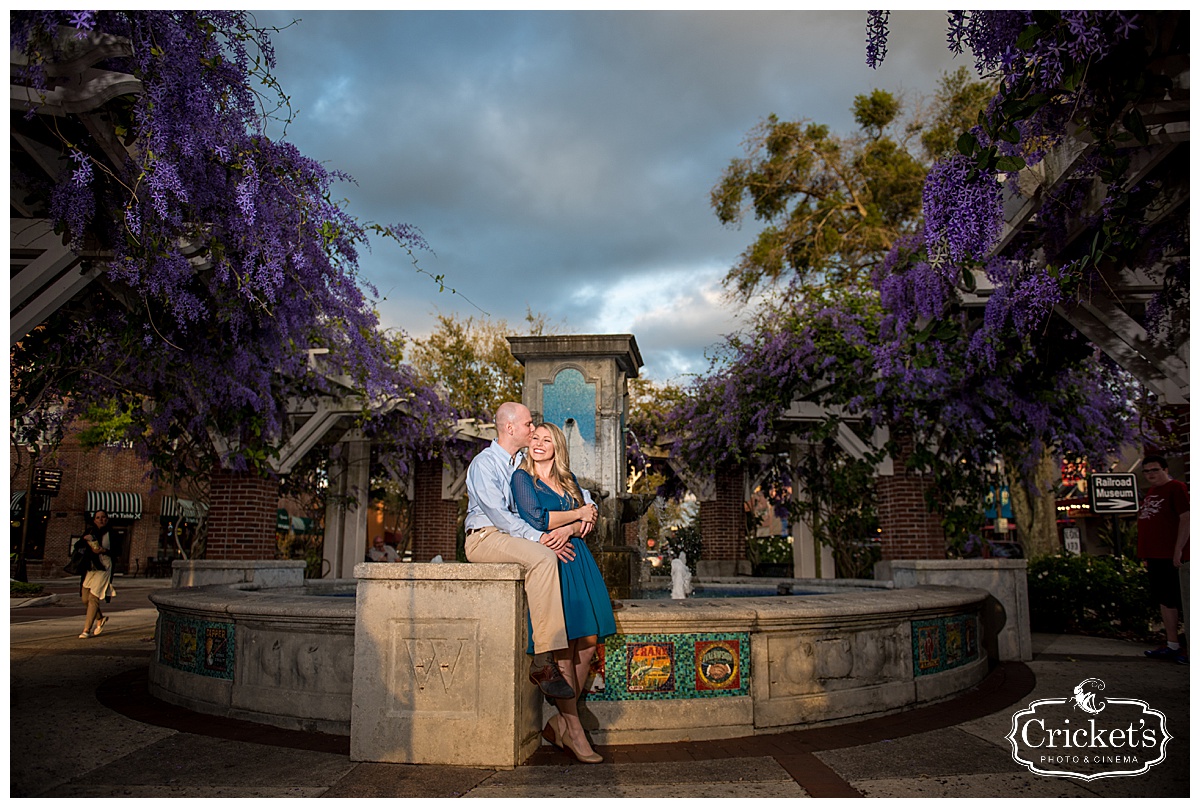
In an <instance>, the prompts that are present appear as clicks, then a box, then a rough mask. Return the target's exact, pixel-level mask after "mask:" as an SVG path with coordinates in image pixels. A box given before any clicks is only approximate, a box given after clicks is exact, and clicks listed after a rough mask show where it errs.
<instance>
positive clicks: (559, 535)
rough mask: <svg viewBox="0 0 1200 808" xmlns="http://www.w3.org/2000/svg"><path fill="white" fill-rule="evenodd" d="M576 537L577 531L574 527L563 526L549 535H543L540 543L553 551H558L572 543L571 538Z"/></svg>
mask: <svg viewBox="0 0 1200 808" xmlns="http://www.w3.org/2000/svg"><path fill="white" fill-rule="evenodd" d="M573 535H575V529H574V527H573V526H572V525H563V526H562V527H556V528H554V530H551V531H550V532H548V533H543V534H542V537H541V539H539V540H538V541H540V542H541V543H542V544H544V545H546V546H547V547H549V548H550V549H551V550H554V551H557V550H558V548H560V547H562V546H563V545H569V544H570V543H571V537H572V536H573Z"/></svg>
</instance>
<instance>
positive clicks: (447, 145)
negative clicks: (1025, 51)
mask: <svg viewBox="0 0 1200 808" xmlns="http://www.w3.org/2000/svg"><path fill="white" fill-rule="evenodd" d="M255 16H256V19H257V20H258V21H259V22H260V23H262V24H266V25H277V26H279V27H281V28H282V27H283V26H285V25H287V24H288V23H290V22H292V21H293V20H297V22H296V23H295V24H294V25H290V26H289V27H287V28H286V30H283V31H280V32H279V33H277V34H275V35H274V36H273V41H274V44H275V48H276V53H277V57H278V68H277V74H278V77H279V79H280V82H281V84H282V85H283V89H284V91H285V92H286V93H287V94H288V95H289V96H291V100H292V106H293V108H294V109H295V110H296V111H297V112H298V118H297V119H296V120H295V121H294V122H293V123H292V124H291V125H290V127H289V129H288V132H287V138H288V139H289V140H291V141H293V142H294V143H295V144H296V145H297V146H298V147H299V148H300V149H301V151H303V152H304V153H305V154H307V155H309V156H310V157H313V158H315V159H318V160H320V161H322V162H324V163H326V164H327V165H329V166H330V167H331V168H336V169H339V170H342V171H345V172H347V173H348V174H350V175H351V176H353V177H354V179H355V180H356V184H354V185H349V184H342V185H339V186H338V188H337V192H338V194H339V195H342V196H345V197H346V198H347V199H348V200H349V210H350V211H351V213H353V214H354V215H355V216H357V217H358V218H360V219H361V220H365V221H372V222H380V223H389V224H390V223H397V222H405V223H409V224H412V225H415V226H417V227H418V228H420V230H421V231H422V233H423V234H424V236H425V238H426V239H427V241H428V242H429V245H430V248H431V250H432V252H422V253H420V254H419V256H418V258H419V262H420V266H421V267H422V268H423V269H425V270H426V271H428V272H429V273H432V274H434V275H443V276H445V283H446V285H447V287H452V288H454V289H457V290H458V292H460V293H461V294H459V295H453V294H451V293H450V291H449V290H448V289H447V290H446V291H443V292H439V291H438V286H437V284H436V283H434V282H433V281H432V280H430V279H429V278H427V277H425V276H422V275H419V274H417V273H415V272H414V270H413V268H412V266H411V264H410V262H409V259H408V257H407V256H406V255H404V253H403V252H402V251H401V250H399V249H398V248H397V247H395V246H394V245H393V244H391V243H389V242H384V241H380V240H375V241H374V243H373V249H372V252H371V253H369V254H366V255H364V256H363V258H362V261H361V268H362V271H363V274H364V276H365V277H366V278H367V279H369V280H370V281H371V282H372V283H374V285H375V286H376V287H377V288H378V291H379V294H380V296H381V298H382V300H380V302H379V304H378V306H379V310H380V314H381V317H382V320H383V324H384V325H385V326H387V327H398V328H402V329H404V330H405V331H407V332H408V333H409V334H411V335H414V336H423V335H425V334H428V333H429V331H430V330H431V329H432V327H433V325H434V322H435V319H434V318H435V317H436V315H437V314H438V313H446V314H451V313H457V314H459V315H461V316H463V317H466V316H475V317H484V316H489V317H493V318H503V319H505V320H507V321H508V323H509V324H510V325H513V326H514V328H519V327H520V326H522V325H523V320H524V317H525V313H526V310H527V309H532V310H533V311H534V312H540V313H543V314H545V315H546V316H547V317H548V319H549V320H550V322H551V323H553V324H554V326H555V328H556V329H557V330H558V331H560V332H564V333H579V334H584V333H632V334H634V335H635V336H636V337H637V342H638V346H639V348H640V349H641V353H642V356H643V358H644V360H645V367H644V368H643V369H642V375H643V376H644V377H648V378H651V379H655V380H657V381H667V380H676V381H685V380H686V374H688V373H699V372H703V371H704V370H705V368H706V367H707V361H706V360H705V349H706V348H708V347H710V346H712V345H714V344H716V343H718V342H719V341H720V339H721V335H723V334H726V333H729V332H731V331H734V330H736V329H737V328H738V327H739V321H738V313H739V312H738V309H737V307H736V306H734V305H733V304H732V303H730V302H727V301H726V300H725V298H724V296H723V290H722V287H721V284H720V281H721V278H722V277H723V275H724V274H725V272H726V271H727V269H728V268H729V267H730V266H731V265H732V264H733V263H734V262H735V260H736V259H737V256H738V255H739V253H740V252H741V251H742V249H743V248H745V247H746V246H747V245H748V244H749V243H750V242H751V241H752V240H753V239H754V236H755V233H756V232H757V225H756V223H754V222H753V221H750V222H747V223H746V224H745V225H744V226H743V228H742V229H741V230H736V229H729V228H726V227H723V226H722V225H721V224H720V223H719V222H718V221H717V219H716V217H715V216H714V215H713V213H712V210H711V208H710V207H709V192H710V190H711V189H712V187H713V185H714V184H715V183H716V181H717V179H718V178H719V177H720V174H721V171H722V170H723V169H724V167H725V166H726V165H727V164H728V162H729V160H730V159H732V158H734V157H737V156H740V155H741V154H742V151H741V144H742V142H743V140H744V138H745V136H746V133H747V132H748V131H749V130H750V129H752V128H753V127H754V126H755V124H757V123H758V122H759V121H760V120H761V119H762V118H764V117H766V116H767V115H769V114H771V113H774V114H776V115H778V116H779V117H781V118H783V119H793V120H799V119H811V120H814V121H817V122H821V123H827V124H829V125H831V126H832V127H833V129H834V131H837V132H842V133H847V134H849V133H851V132H852V131H853V129H854V123H853V118H852V116H851V113H850V105H851V103H852V99H853V97H854V96H855V95H856V94H859V93H864V92H869V91H870V90H871V89H872V88H875V87H880V88H883V89H887V90H890V91H892V92H894V93H898V94H901V95H902V96H903V97H904V98H905V99H907V100H910V101H916V100H917V99H918V98H920V97H921V96H922V95H926V96H927V95H929V94H931V93H932V92H933V91H934V89H935V88H936V85H937V81H938V79H939V77H940V76H941V74H942V73H943V72H945V71H948V70H953V69H955V68H956V67H957V66H959V65H966V66H968V67H970V66H971V60H970V58H969V56H965V55H964V56H958V57H955V56H954V55H953V54H951V53H950V52H949V51H948V50H947V48H946V45H945V36H946V26H945V20H946V17H945V12H916V11H899V12H893V13H892V25H891V31H892V34H891V38H890V41H889V53H888V56H887V59H886V61H885V62H884V64H883V66H882V67H881V68H880V69H879V70H877V71H873V70H871V69H870V68H868V67H867V66H866V64H865V55H864V39H865V34H864V23H865V17H866V14H865V12H863V11H853V12H828V11H791V12H765V11H749V12H690V11H668V12H626V11H616V12H605V11H594V12H547V11H525V12H476V11H457V12H456V11H415V12H408V11H405V12H400V11H391V12H362V11H358V12H328V11H325V12H320V11H318V12H314V11H296V12H288V11H271V12H257V13H256V14H255ZM481 310H482V312H486V315H485V314H483V313H481Z"/></svg>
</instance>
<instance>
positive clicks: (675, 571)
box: [671, 553, 692, 600]
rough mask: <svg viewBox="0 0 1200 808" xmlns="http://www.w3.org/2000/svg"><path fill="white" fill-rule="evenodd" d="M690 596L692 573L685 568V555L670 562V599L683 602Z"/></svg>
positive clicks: (682, 554) (680, 555)
mask: <svg viewBox="0 0 1200 808" xmlns="http://www.w3.org/2000/svg"><path fill="white" fill-rule="evenodd" d="M690 594H692V572H691V570H689V569H688V568H687V553H680V554H679V556H678V557H677V558H676V559H675V560H674V561H672V562H671V598H672V599H674V600H683V599H684V598H686V597H687V596H688V595H690Z"/></svg>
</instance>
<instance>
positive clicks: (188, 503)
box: [162, 497, 208, 525]
mask: <svg viewBox="0 0 1200 808" xmlns="http://www.w3.org/2000/svg"><path fill="white" fill-rule="evenodd" d="M207 513H208V506H207V505H205V504H204V503H203V502H196V501H195V500H191V499H178V498H176V497H163V500H162V515H163V516H165V517H167V518H168V519H172V520H174V519H176V518H179V519H182V520H183V522H184V524H188V525H198V524H200V520H201V519H203V518H204V516H205V514H207Z"/></svg>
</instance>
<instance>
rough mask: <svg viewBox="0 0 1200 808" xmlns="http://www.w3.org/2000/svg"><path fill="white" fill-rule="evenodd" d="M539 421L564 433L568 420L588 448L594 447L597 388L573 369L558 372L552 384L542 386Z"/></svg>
mask: <svg viewBox="0 0 1200 808" xmlns="http://www.w3.org/2000/svg"><path fill="white" fill-rule="evenodd" d="M542 418H543V419H545V420H546V421H548V422H550V423H552V424H555V425H556V426H559V427H562V428H563V429H564V430H565V429H566V423H567V419H568V418H573V419H574V420H575V423H576V424H577V425H578V427H579V435H580V437H581V438H583V440H584V442H585V443H587V444H588V445H594V444H595V443H596V385H594V384H588V383H587V381H586V380H585V379H584V378H583V374H582V373H580V372H579V371H578V370H576V369H575V368H565V369H563V370H560V371H559V372H558V374H557V375H555V377H554V382H553V383H552V384H545V385H542Z"/></svg>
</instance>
